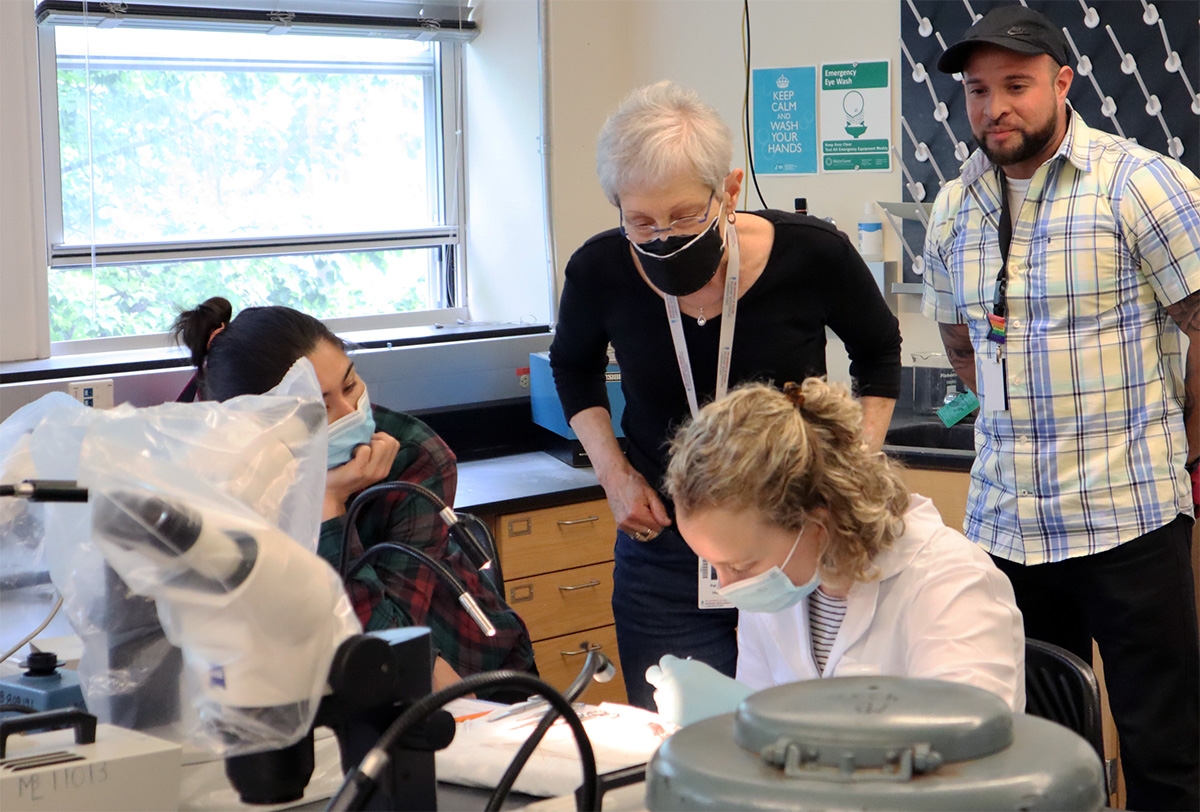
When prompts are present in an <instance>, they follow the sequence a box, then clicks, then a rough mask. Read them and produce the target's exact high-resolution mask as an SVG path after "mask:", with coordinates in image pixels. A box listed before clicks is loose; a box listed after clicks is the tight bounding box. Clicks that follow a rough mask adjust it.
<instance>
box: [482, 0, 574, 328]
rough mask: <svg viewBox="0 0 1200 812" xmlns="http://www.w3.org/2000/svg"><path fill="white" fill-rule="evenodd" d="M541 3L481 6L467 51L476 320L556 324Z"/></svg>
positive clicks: (488, 0) (501, 0)
mask: <svg viewBox="0 0 1200 812" xmlns="http://www.w3.org/2000/svg"><path fill="white" fill-rule="evenodd" d="M538 5H539V4H538V0H481V1H480V2H477V3H476V7H475V12H474V16H473V19H474V20H475V22H477V23H478V24H479V30H480V34H479V36H478V37H477V38H476V39H475V41H474V42H473V43H472V44H471V45H470V47H468V48H467V50H466V59H465V62H466V66H465V73H466V122H467V127H466V132H467V139H466V154H467V162H466V165H467V167H468V172H467V183H468V188H467V272H468V274H469V276H468V283H467V294H468V306H469V307H470V309H471V318H472V319H473V320H474V321H504V322H509V321H527V322H540V323H543V324H544V323H546V322H548V321H550V318H551V311H552V308H553V307H555V306H556V304H557V299H558V294H557V287H556V284H555V281H554V269H553V267H552V265H551V262H550V256H549V250H548V248H547V242H548V241H547V239H546V227H545V224H546V217H545V211H546V205H545V194H544V192H545V190H544V186H543V182H542V178H543V174H542V138H541V133H542V100H541V94H540V88H541V82H542V78H541V77H542V72H541V63H542V58H541V57H542V55H541V49H540V47H539V33H538V31H539V16H538Z"/></svg>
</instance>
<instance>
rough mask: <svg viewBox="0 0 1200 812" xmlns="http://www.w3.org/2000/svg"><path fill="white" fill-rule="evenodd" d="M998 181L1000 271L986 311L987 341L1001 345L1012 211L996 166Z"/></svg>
mask: <svg viewBox="0 0 1200 812" xmlns="http://www.w3.org/2000/svg"><path fill="white" fill-rule="evenodd" d="M996 179H997V180H999V181H1000V272H999V273H997V274H996V292H995V294H994V295H993V296H992V312H991V313H988V317H987V320H988V334H987V339H988V341H991V342H994V343H996V344H1001V345H1003V344H1004V343H1005V341H1007V339H1008V318H1007V316H1008V245H1009V243H1011V242H1012V231H1013V229H1012V212H1011V211H1010V210H1009V205H1008V181H1006V180H1005V178H1004V170H1003V169H1000V168H999V167H997V168H996Z"/></svg>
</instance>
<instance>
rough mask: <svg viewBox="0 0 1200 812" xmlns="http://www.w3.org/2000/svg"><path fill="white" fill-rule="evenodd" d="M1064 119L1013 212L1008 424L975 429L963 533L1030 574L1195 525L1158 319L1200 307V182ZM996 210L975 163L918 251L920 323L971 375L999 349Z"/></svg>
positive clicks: (990, 172)
mask: <svg viewBox="0 0 1200 812" xmlns="http://www.w3.org/2000/svg"><path fill="white" fill-rule="evenodd" d="M1068 112H1069V115H1070V122H1069V125H1068V129H1067V134H1066V137H1065V138H1064V139H1063V143H1062V145H1061V146H1060V148H1059V150H1058V152H1057V154H1056V155H1055V156H1054V157H1053V158H1051V159H1050V160H1049V161H1047V162H1046V163H1045V164H1044V165H1042V166H1041V167H1040V168H1039V169H1038V170H1037V172H1036V173H1034V176H1033V178H1032V180H1031V183H1030V185H1029V190H1028V192H1027V193H1026V197H1025V202H1024V204H1023V205H1022V206H1021V209H1020V211H1019V212H1016V211H1014V212H1013V218H1012V219H1013V235H1012V243H1011V245H1010V248H1009V264H1008V291H1007V295H1008V323H1007V333H1008V335H1007V343H1006V344H1005V346H1004V358H1005V361H1006V364H1007V367H1006V376H1007V389H1008V409H1007V410H1005V411H998V412H991V413H982V414H980V416H979V418H978V420H977V422H976V424H975V425H976V434H975V438H976V439H975V446H976V458H975V463H974V466H973V467H972V469H971V491H970V496H969V498H968V502H967V517H966V522H965V528H964V529H965V531H966V534H967V536H968V537H969V538H971V539H973V540H974V541H976V542H978V543H980V544H982V545H983V546H984V547H985V548H986V549H988V550H989V551H990V552H991V553H992V554H994V555H997V556H1000V557H1002V558H1006V559H1009V560H1011V561H1016V562H1018V563H1024V564H1028V565H1033V564H1041V563H1045V562H1053V561H1062V560H1064V559H1067V558H1072V557H1075V556H1081V555H1090V554H1093V553H1098V552H1102V551H1104V550H1108V549H1111V548H1113V547H1116V546H1117V545H1118V544H1120V543H1121V542H1124V541H1130V540H1132V539H1134V538H1137V537H1138V536H1141V535H1144V534H1146V533H1148V532H1150V531H1152V530H1156V529H1158V528H1159V527H1162V526H1163V525H1165V524H1167V523H1168V522H1170V521H1171V520H1173V519H1174V518H1175V516H1176V515H1178V514H1180V513H1184V514H1188V515H1190V514H1191V510H1192V507H1191V492H1190V486H1189V483H1188V478H1187V476H1186V474H1185V473H1184V469H1183V466H1184V462H1185V456H1186V454H1187V437H1186V435H1185V433H1184V423H1183V399H1184V383H1183V378H1184V373H1183V369H1184V367H1183V347H1184V346H1185V345H1186V339H1184V337H1183V333H1182V331H1181V330H1180V329H1179V328H1178V326H1176V324H1175V323H1174V321H1173V320H1172V319H1171V318H1170V317H1169V316H1168V315H1167V313H1166V310H1165V307H1166V306H1167V305H1170V304H1174V303H1175V302H1178V301H1180V300H1181V299H1183V298H1184V297H1186V296H1188V295H1189V294H1191V293H1193V292H1195V291H1196V290H1200V181H1198V180H1197V178H1196V176H1195V175H1193V174H1192V173H1191V172H1190V171H1188V170H1187V169H1186V168H1185V167H1183V166H1182V165H1180V164H1179V163H1178V162H1176V161H1174V160H1171V159H1169V158H1165V157H1163V156H1162V155H1159V154H1158V153H1156V152H1153V151H1151V150H1148V149H1145V148H1142V147H1139V146H1137V145H1136V144H1133V143H1131V142H1129V141H1126V140H1123V139H1120V138H1117V137H1115V136H1112V135H1109V134H1107V133H1104V132H1101V131H1099V130H1093V129H1092V128H1090V127H1088V126H1087V125H1086V124H1085V123H1084V122H1083V119H1082V118H1080V116H1079V115H1078V114H1077V113H1075V112H1074V110H1069V111H1068ZM1000 208H1001V206H1000V184H999V180H998V178H997V176H996V171H995V168H994V166H993V165H992V163H991V162H990V161H989V160H988V159H987V157H986V156H984V155H983V153H982V152H979V151H976V152H975V153H974V154H973V155H972V156H971V157H970V158H969V159H968V160H967V162H966V163H964V164H963V166H962V174H961V175H960V177H959V178H958V179H956V180H954V181H951V182H950V183H947V184H946V186H945V187H944V188H943V189H942V190H941V191H940V192H939V193H938V196H937V200H936V201H935V202H934V205H933V211H932V213H931V216H930V223H929V228H928V231H927V232H926V239H925V267H926V270H925V279H924V297H923V300H922V308H921V309H922V312H923V313H924V314H925V315H926V316H929V317H930V318H933V319H935V320H937V321H938V322H941V323H948V324H954V323H966V324H967V325H968V326H969V328H970V335H971V343H972V345H973V346H974V348H975V354H976V370H977V373H978V370H979V363H980V360H981V359H983V358H985V357H986V358H995V356H996V349H997V345H996V344H994V343H992V342H990V341H988V340H987V334H988V322H987V314H988V313H989V312H991V309H992V301H993V296H994V293H995V287H996V274H997V272H998V271H999V270H1000V266H1001V257H1000V246H999V236H998V224H999V221H1000ZM977 377H978V379H979V386H981V387H982V386H983V385H984V383H983V376H982V375H978V376H977ZM980 394H982V395H983V396H984V397H986V396H987V393H980Z"/></svg>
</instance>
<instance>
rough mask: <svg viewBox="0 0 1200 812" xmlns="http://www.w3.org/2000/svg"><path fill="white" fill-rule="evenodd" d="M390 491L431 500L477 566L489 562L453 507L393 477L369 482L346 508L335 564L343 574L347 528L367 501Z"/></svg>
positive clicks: (355, 521)
mask: <svg viewBox="0 0 1200 812" xmlns="http://www.w3.org/2000/svg"><path fill="white" fill-rule="evenodd" d="M393 491H402V492H404V493H413V494H416V495H417V496H420V497H421V498H422V499H424V500H425V501H427V502H429V503H430V504H432V505H433V506H434V508H435V509H436V510H437V512H438V516H439V517H440V518H441V520H442V521H443V522H444V523H445V524H446V527H447V529H448V532H449V534H450V536H451V537H452V538H453V539H454V540H455V541H456V542H457V543H458V545H459V546H460V547H462V548H463V551H464V552H466V554H467V557H468V558H469V559H470V560H471V563H472V564H473V565H474V566H475V567H476V569H481V570H483V569H487V568H488V567H490V566H491V564H492V557H491V555H490V554H489V553H488V551H487V550H485V549H484V548H483V545H482V544H480V543H479V540H478V539H476V538H475V536H474V535H473V534H472V533H471V531H470V530H468V529H467V527H466V526H465V524H464V523H463V522H461V521H460V519H459V517H458V516H457V515H456V514H455V513H454V510H453V509H451V508H450V507H447V505H446V503H445V502H443V501H442V500H441V499H440V498H439V497H438V495H437V494H436V493H434V492H433V491H431V490H429V489H428V488H426V487H424V486H423V485H418V484H416V483H415V482H405V481H403V480H396V481H394V482H381V483H379V484H378V485H372V486H371V487H369V488H367V489H366V490H364V491H363V492H361V493H360V494H359V495H358V496H356V497H354V501H353V502H351V503H350V507H349V508H348V509H347V510H346V525H345V527H344V528H343V529H342V551H341V558H340V561H339V564H338V573H339V574H340V575H342V577H343V578H344V577H346V565H347V563H348V562H349V558H350V531H351V529H352V528H355V527H357V526H358V517H359V515H360V514H361V513H362V511H363V509H364V508H366V506H367V505H369V504H371V503H372V502H374V501H375V500H377V499H378V498H379V497H381V496H383V495H384V494H387V493H392V492H393Z"/></svg>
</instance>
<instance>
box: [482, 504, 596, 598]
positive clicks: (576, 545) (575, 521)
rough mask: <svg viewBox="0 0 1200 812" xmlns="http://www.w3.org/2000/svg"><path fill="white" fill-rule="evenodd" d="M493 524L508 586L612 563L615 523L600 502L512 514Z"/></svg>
mask: <svg viewBox="0 0 1200 812" xmlns="http://www.w3.org/2000/svg"><path fill="white" fill-rule="evenodd" d="M496 524H497V527H496V539H497V544H498V545H499V548H500V561H501V563H502V564H503V565H504V578H505V580H506V581H515V580H517V579H519V578H524V577H525V576H528V575H537V574H538V573H543V572H553V571H555V570H565V569H570V568H571V567H579V566H583V565H585V564H598V563H600V562H601V561H611V560H612V557H613V544H614V543H615V542H616V538H617V523H616V522H615V521H613V517H612V512H611V511H609V509H608V502H606V501H605V500H603V499H598V500H596V501H594V502H580V503H578V504H574V505H561V506H559V507H552V508H544V509H542V510H531V511H527V512H525V513H510V514H507V515H504V516H501V517H500V518H499V520H498V521H497V522H496Z"/></svg>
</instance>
